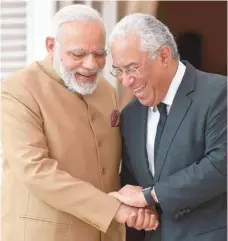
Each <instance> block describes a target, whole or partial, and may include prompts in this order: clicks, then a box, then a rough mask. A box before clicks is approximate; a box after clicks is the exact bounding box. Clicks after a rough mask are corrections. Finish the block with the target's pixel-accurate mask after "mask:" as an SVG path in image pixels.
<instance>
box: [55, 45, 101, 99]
mask: <svg viewBox="0 0 228 241" xmlns="http://www.w3.org/2000/svg"><path fill="white" fill-rule="evenodd" d="M53 68H54V70H55V71H56V72H57V73H58V74H59V76H60V77H61V78H62V79H63V81H64V84H65V85H66V87H67V88H68V89H69V90H70V91H71V92H73V93H79V94H81V95H89V94H92V93H93V91H94V90H95V89H96V88H97V85H98V76H97V78H96V80H95V81H94V82H92V83H84V82H81V81H79V80H77V79H76V78H75V73H76V72H79V73H80V72H82V73H83V70H78V69H76V70H73V71H70V70H69V69H68V68H66V66H65V65H64V64H63V63H62V60H61V57H60V54H59V52H58V48H57V49H56V50H55V52H54V56H53Z"/></svg>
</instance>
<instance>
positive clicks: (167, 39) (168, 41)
mask: <svg viewBox="0 0 228 241" xmlns="http://www.w3.org/2000/svg"><path fill="white" fill-rule="evenodd" d="M131 32H133V33H135V34H137V35H139V37H140V45H141V50H142V51H150V53H151V54H152V55H151V57H152V58H155V57H156V51H157V50H158V49H159V48H160V47H161V46H163V45H166V46H168V47H170V49H171V52H172V57H173V58H175V59H179V53H178V50H177V44H176V42H175V40H174V37H173V35H172V34H171V32H170V31H169V29H168V27H167V26H165V25H164V24H163V23H162V22H160V21H159V20H158V19H156V18H155V17H153V16H151V15H149V14H143V13H135V14H130V15H128V16H126V17H124V18H123V19H121V20H120V21H119V22H118V23H117V24H116V26H115V28H114V29H113V31H112V33H111V35H110V37H109V43H110V45H111V43H112V41H113V40H115V39H123V38H125V37H126V36H127V34H129V33H131Z"/></svg>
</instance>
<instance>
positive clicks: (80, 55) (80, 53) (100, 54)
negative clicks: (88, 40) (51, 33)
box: [55, 39, 107, 60]
mask: <svg viewBox="0 0 228 241" xmlns="http://www.w3.org/2000/svg"><path fill="white" fill-rule="evenodd" d="M55 40H56V42H57V44H58V45H61V43H60V42H59V41H58V40H57V39H55ZM66 53H67V55H68V56H69V57H70V58H72V59H73V60H83V59H85V58H86V57H88V56H89V55H90V54H92V55H93V56H94V58H96V59H99V58H105V57H106V56H107V50H106V49H101V50H100V51H93V52H86V51H84V50H83V49H80V48H79V49H77V50H75V51H69V50H66Z"/></svg>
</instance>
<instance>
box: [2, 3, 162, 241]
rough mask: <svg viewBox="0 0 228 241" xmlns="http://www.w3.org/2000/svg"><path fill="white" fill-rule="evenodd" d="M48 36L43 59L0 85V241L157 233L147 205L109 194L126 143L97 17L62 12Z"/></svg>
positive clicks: (102, 240) (115, 238)
mask: <svg viewBox="0 0 228 241" xmlns="http://www.w3.org/2000/svg"><path fill="white" fill-rule="evenodd" d="M52 30H53V32H52V35H51V36H49V37H47V39H46V47H47V51H48V55H47V57H46V58H45V59H44V60H43V61H40V62H35V63H33V64H31V65H30V66H28V67H26V68H25V69H23V70H21V71H18V72H16V73H14V74H13V75H11V76H9V77H8V78H7V79H5V80H4V81H3V84H2V110H3V111H2V130H3V135H2V144H3V153H4V157H3V183H2V188H3V191H2V232H1V235H2V239H1V240H2V241H16V240H17V241H25V240H27V241H40V240H42V241H63V240H66V241H76V240H78V241H111V240H112V241H122V240H123V241H124V240H125V228H124V225H123V224H125V223H126V224H128V225H129V226H132V225H133V226H135V227H137V228H139V229H140V228H147V229H155V228H156V227H157V225H158V221H157V220H156V219H157V218H156V216H155V215H154V213H153V212H152V211H151V210H150V209H149V208H147V209H139V208H134V207H130V206H127V205H124V204H121V203H120V202H119V201H118V200H117V199H116V198H114V197H112V196H110V195H108V193H110V192H113V191H117V190H119V188H120V180H119V165H120V159H121V142H120V132H119V127H118V125H117V123H118V117H119V116H118V110H117V109H118V107H117V104H116V97H115V91H114V89H113V88H112V87H111V86H110V85H109V84H108V82H106V80H104V79H103V77H102V76H101V74H100V72H101V70H102V69H103V67H104V65H105V57H106V50H105V30H104V25H103V22H102V19H101V17H100V15H99V13H98V12H96V11H95V10H93V9H91V8H89V7H86V6H83V5H72V6H69V7H65V8H63V9H61V10H60V11H59V12H57V13H56V15H55V16H54V17H53V27H52ZM113 113H114V114H113Z"/></svg>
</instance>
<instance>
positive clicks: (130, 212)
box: [115, 204, 159, 231]
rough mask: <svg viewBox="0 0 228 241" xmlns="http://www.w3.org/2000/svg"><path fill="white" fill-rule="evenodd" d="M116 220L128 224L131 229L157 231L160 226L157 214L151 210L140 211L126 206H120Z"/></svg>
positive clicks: (141, 209)
mask: <svg viewBox="0 0 228 241" xmlns="http://www.w3.org/2000/svg"><path fill="white" fill-rule="evenodd" d="M115 220H116V221H117V222H119V223H126V224H127V225H128V226H129V227H134V228H136V229H138V230H141V229H145V230H147V231H149V230H156V229H157V227H158V225H159V221H158V215H157V213H155V212H154V211H152V210H151V209H150V208H140V209H139V208H135V207H130V206H127V205H125V204H121V205H120V207H119V209H118V211H117V213H116V215H115Z"/></svg>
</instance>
